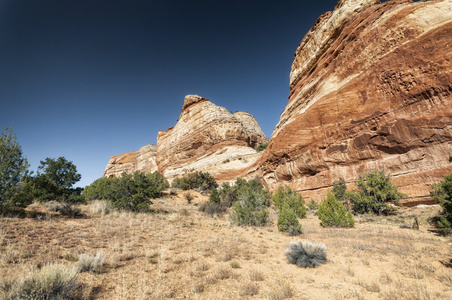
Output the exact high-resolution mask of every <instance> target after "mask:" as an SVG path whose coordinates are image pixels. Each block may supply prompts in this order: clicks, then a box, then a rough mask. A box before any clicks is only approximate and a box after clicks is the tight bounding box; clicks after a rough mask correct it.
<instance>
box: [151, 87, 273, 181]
mask: <svg viewBox="0 0 452 300" xmlns="http://www.w3.org/2000/svg"><path fill="white" fill-rule="evenodd" d="M261 143H268V138H267V137H266V136H265V135H264V133H263V132H262V130H261V128H260V126H259V124H258V123H257V122H256V120H255V119H254V117H253V116H252V115H250V114H249V113H246V112H236V113H235V114H232V113H231V112H229V111H228V110H227V109H225V108H224V107H220V106H217V105H215V104H213V103H212V102H210V101H209V100H207V99H205V98H203V97H200V96H197V95H188V96H186V97H185V99H184V105H183V107H182V112H181V114H180V116H179V119H178V122H177V124H176V126H174V127H171V128H169V129H168V131H160V132H159V134H158V138H157V165H158V169H159V171H160V172H162V173H163V174H164V175H165V176H166V177H167V178H173V177H176V176H181V175H183V174H186V173H189V172H193V171H208V172H210V173H211V174H212V175H213V176H215V177H216V178H217V179H220V180H221V179H231V178H233V177H235V176H237V175H238V174H240V173H241V172H242V171H244V169H246V168H247V167H249V166H250V165H251V164H252V163H254V162H255V161H256V160H257V158H258V156H259V154H257V153H256V151H255V150H254V149H255V148H256V147H257V146H258V145H259V144H261Z"/></svg>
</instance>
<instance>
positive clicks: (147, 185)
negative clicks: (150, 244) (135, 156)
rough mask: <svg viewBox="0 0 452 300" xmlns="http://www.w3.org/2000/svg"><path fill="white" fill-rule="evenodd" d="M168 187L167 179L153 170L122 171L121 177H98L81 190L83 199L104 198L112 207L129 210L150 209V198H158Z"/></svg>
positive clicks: (144, 210)
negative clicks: (146, 171)
mask: <svg viewBox="0 0 452 300" xmlns="http://www.w3.org/2000/svg"><path fill="white" fill-rule="evenodd" d="M167 188H169V184H168V181H167V180H166V179H165V177H164V176H163V175H161V174H160V173H159V172H157V171H155V172H154V173H149V174H144V173H142V172H139V171H136V172H135V173H133V174H127V173H125V172H124V173H123V174H122V175H121V177H112V178H105V177H102V178H99V179H97V180H96V181H94V182H93V183H92V184H91V185H89V186H87V187H86V188H85V190H84V191H83V197H84V199H85V200H93V199H99V200H102V199H105V200H107V201H109V202H110V203H111V206H112V207H113V208H117V209H119V210H129V211H141V212H146V211H150V206H149V205H150V204H151V202H150V199H154V198H158V197H159V196H160V195H161V192H162V191H163V190H165V189H167Z"/></svg>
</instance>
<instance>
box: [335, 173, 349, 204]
mask: <svg viewBox="0 0 452 300" xmlns="http://www.w3.org/2000/svg"><path fill="white" fill-rule="evenodd" d="M346 190H347V184H346V183H345V179H344V178H342V177H340V178H339V180H338V181H334V182H333V190H332V192H333V194H334V197H336V199H337V200H339V201H343V200H345V191H346Z"/></svg>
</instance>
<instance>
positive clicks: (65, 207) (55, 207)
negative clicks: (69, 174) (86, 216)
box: [44, 200, 83, 218]
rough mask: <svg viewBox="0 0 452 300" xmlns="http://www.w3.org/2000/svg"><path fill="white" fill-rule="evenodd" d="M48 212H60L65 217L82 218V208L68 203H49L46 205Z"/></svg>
mask: <svg viewBox="0 0 452 300" xmlns="http://www.w3.org/2000/svg"><path fill="white" fill-rule="evenodd" d="M44 206H45V207H46V208H47V210H48V211H54V212H59V213H60V214H61V215H63V216H68V217H71V218H76V217H81V216H83V214H82V213H81V209H80V207H78V206H77V205H74V204H72V203H68V202H58V201H53V200H52V201H49V202H46V203H45V204H44Z"/></svg>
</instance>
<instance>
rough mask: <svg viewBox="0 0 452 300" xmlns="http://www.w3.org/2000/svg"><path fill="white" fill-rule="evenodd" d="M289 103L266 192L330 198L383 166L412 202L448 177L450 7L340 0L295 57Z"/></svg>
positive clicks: (265, 171) (264, 171) (269, 159)
mask: <svg viewBox="0 0 452 300" xmlns="http://www.w3.org/2000/svg"><path fill="white" fill-rule="evenodd" d="M290 88H291V92H290V95H289V102H288V104H287V106H286V108H285V109H284V111H283V113H282V114H281V119H280V122H279V123H278V124H277V126H276V127H275V130H274V132H273V134H272V138H271V142H270V145H269V147H268V148H267V150H266V151H265V153H264V155H263V156H262V158H261V160H260V161H259V165H260V172H261V175H262V176H263V178H264V180H265V181H266V182H267V184H268V185H269V186H270V187H275V186H276V185H279V184H284V183H286V184H289V185H290V186H292V187H293V188H295V189H297V190H299V191H302V192H303V194H304V196H305V197H308V198H309V197H315V198H316V199H319V198H320V196H323V195H325V194H326V191H327V190H328V189H330V188H331V184H332V181H334V180H337V179H338V178H339V177H340V176H342V177H344V178H345V179H346V181H348V182H353V180H354V179H356V178H357V176H358V174H360V173H363V172H366V171H369V170H372V169H384V170H385V171H386V172H387V173H390V174H391V175H392V177H393V181H394V183H395V184H397V185H398V186H400V187H401V191H402V192H403V193H405V194H407V195H408V196H409V199H408V202H413V203H421V202H423V201H428V200H430V198H429V197H428V196H429V185H431V184H432V183H434V182H438V181H440V180H441V179H442V178H443V176H444V175H446V174H448V173H450V172H452V164H450V163H449V162H448V155H449V154H452V96H451V93H452V1H451V0H444V1H428V2H416V3H412V2H411V1H388V2H384V3H382V4H380V3H379V1H377V0H341V1H339V3H338V4H337V6H336V8H335V10H334V11H333V12H328V13H325V14H324V15H322V16H321V17H320V18H319V19H318V21H317V22H316V23H315V24H314V26H313V27H312V28H311V30H310V31H309V32H308V33H307V34H306V36H305V37H304V38H303V40H302V42H301V43H300V45H299V47H298V48H297V50H296V52H295V59H294V62H293V65H292V69H291V74H290Z"/></svg>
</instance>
